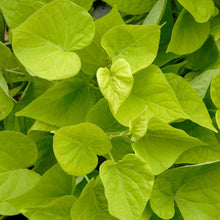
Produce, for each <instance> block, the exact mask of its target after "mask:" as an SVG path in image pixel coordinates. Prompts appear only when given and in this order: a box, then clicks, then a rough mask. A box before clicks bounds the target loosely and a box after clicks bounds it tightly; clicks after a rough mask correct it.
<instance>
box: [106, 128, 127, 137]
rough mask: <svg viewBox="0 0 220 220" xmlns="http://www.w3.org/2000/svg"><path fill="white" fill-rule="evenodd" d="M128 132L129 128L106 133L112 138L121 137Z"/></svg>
mask: <svg viewBox="0 0 220 220" xmlns="http://www.w3.org/2000/svg"><path fill="white" fill-rule="evenodd" d="M128 134H129V130H126V131H122V132H120V133H114V132H112V133H109V134H108V135H109V137H110V139H113V138H115V137H122V136H124V135H128Z"/></svg>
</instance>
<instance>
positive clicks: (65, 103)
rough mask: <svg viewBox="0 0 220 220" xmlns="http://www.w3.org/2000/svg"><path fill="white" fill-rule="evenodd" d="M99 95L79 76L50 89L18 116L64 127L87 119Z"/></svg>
mask: <svg viewBox="0 0 220 220" xmlns="http://www.w3.org/2000/svg"><path fill="white" fill-rule="evenodd" d="M98 97H99V95H97V91H96V90H94V89H92V88H90V87H89V86H88V83H87V82H85V81H84V80H82V79H79V78H73V79H69V80H64V81H61V82H60V83H58V84H57V85H55V86H53V87H51V88H50V89H48V90H47V91H46V92H45V93H44V94H42V95H41V96H39V97H38V98H37V99H35V100H34V101H33V102H31V103H30V104H29V105H27V106H26V107H25V108H24V109H22V110H21V111H19V112H17V114H16V115H17V116H26V117H30V118H34V119H37V120H40V121H42V122H45V123H48V124H51V125H56V126H57V127H63V126H68V125H73V124H78V123H80V122H83V121H84V120H85V117H86V114H87V112H88V110H89V109H90V108H91V107H92V106H93V104H95V103H96V101H97V99H98Z"/></svg>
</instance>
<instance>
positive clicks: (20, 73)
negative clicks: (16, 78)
mask: <svg viewBox="0 0 220 220" xmlns="http://www.w3.org/2000/svg"><path fill="white" fill-rule="evenodd" d="M5 71H7V72H9V73H14V74H17V75H22V76H24V73H22V72H18V71H15V70H13V69H5Z"/></svg>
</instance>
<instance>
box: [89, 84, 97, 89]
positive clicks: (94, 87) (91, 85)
mask: <svg viewBox="0 0 220 220" xmlns="http://www.w3.org/2000/svg"><path fill="white" fill-rule="evenodd" d="M89 86H90V87H92V88H93V89H95V90H100V89H99V87H96V86H94V85H93V84H89Z"/></svg>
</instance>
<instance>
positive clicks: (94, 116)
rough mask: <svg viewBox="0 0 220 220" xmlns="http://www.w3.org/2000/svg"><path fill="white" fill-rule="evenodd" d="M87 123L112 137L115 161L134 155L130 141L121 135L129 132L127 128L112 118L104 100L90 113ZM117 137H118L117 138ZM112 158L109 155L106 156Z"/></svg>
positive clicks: (112, 153)
mask: <svg viewBox="0 0 220 220" xmlns="http://www.w3.org/2000/svg"><path fill="white" fill-rule="evenodd" d="M86 121H87V122H90V123H93V124H96V125H97V126H99V127H100V128H101V129H103V130H104V131H105V132H107V133H108V134H109V135H110V138H111V143H112V149H111V155H112V156H113V158H114V160H115V161H118V160H121V159H122V158H123V157H124V156H125V155H126V154H128V153H132V152H133V150H132V148H131V143H130V140H129V139H128V140H125V136H123V135H121V136H120V134H122V133H123V132H125V131H127V132H128V130H127V128H126V127H124V126H122V125H121V124H119V123H118V122H117V121H116V120H115V118H114V117H113V116H112V114H111V112H110V109H109V105H108V102H107V101H106V100H105V99H104V98H103V99H101V100H100V101H99V102H97V103H96V104H95V105H94V106H93V107H92V108H91V109H90V111H89V112H88V114H87V116H86ZM115 135H116V137H115ZM104 157H105V158H108V159H109V158H110V157H109V154H106V155H104Z"/></svg>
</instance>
